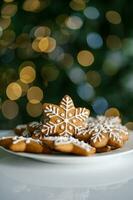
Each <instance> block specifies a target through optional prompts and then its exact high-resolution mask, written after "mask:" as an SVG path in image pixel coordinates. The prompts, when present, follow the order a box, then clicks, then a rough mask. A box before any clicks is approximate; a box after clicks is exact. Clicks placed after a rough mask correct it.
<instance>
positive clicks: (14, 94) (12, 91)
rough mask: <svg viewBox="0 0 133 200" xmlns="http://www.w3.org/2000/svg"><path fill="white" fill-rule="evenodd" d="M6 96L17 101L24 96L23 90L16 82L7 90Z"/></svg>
mask: <svg viewBox="0 0 133 200" xmlns="http://www.w3.org/2000/svg"><path fill="white" fill-rule="evenodd" d="M6 95H7V97H8V98H9V99H11V100H17V99H19V98H20V97H21V95H22V89H21V87H20V85H19V84H18V83H16V82H13V83H10V84H9V85H8V86H7V89H6Z"/></svg>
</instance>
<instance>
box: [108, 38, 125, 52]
mask: <svg viewBox="0 0 133 200" xmlns="http://www.w3.org/2000/svg"><path fill="white" fill-rule="evenodd" d="M106 44H107V47H108V48H110V49H112V50H117V49H120V48H121V47H122V43H121V40H120V38H119V37H118V36H116V35H108V37H107V39H106Z"/></svg>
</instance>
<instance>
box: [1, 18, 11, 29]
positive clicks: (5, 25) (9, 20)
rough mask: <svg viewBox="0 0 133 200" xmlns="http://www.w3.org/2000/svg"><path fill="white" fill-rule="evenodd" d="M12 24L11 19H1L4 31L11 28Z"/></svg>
mask: <svg viewBox="0 0 133 200" xmlns="http://www.w3.org/2000/svg"><path fill="white" fill-rule="evenodd" d="M10 23H11V19H10V18H6V19H5V18H2V17H0V27H1V28H2V29H3V30H5V29H7V28H8V27H9V25H10Z"/></svg>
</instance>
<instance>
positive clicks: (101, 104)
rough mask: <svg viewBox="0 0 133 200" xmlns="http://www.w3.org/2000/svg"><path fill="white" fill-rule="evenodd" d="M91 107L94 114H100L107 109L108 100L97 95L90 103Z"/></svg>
mask: <svg viewBox="0 0 133 200" xmlns="http://www.w3.org/2000/svg"><path fill="white" fill-rule="evenodd" d="M92 108H93V110H94V111H95V113H96V114H98V115H101V114H103V113H104V112H105V110H107V108H108V102H107V100H106V99H105V98H104V97H97V98H96V99H95V100H94V101H93V103H92Z"/></svg>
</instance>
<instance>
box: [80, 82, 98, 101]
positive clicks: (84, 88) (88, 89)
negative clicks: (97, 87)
mask: <svg viewBox="0 0 133 200" xmlns="http://www.w3.org/2000/svg"><path fill="white" fill-rule="evenodd" d="M77 93H78V95H79V97H80V98H81V99H83V100H84V101H90V100H92V99H93V97H94V95H95V91H94V88H93V87H92V86H91V85H90V84H89V83H82V84H80V85H79V86H78V88H77Z"/></svg>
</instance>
